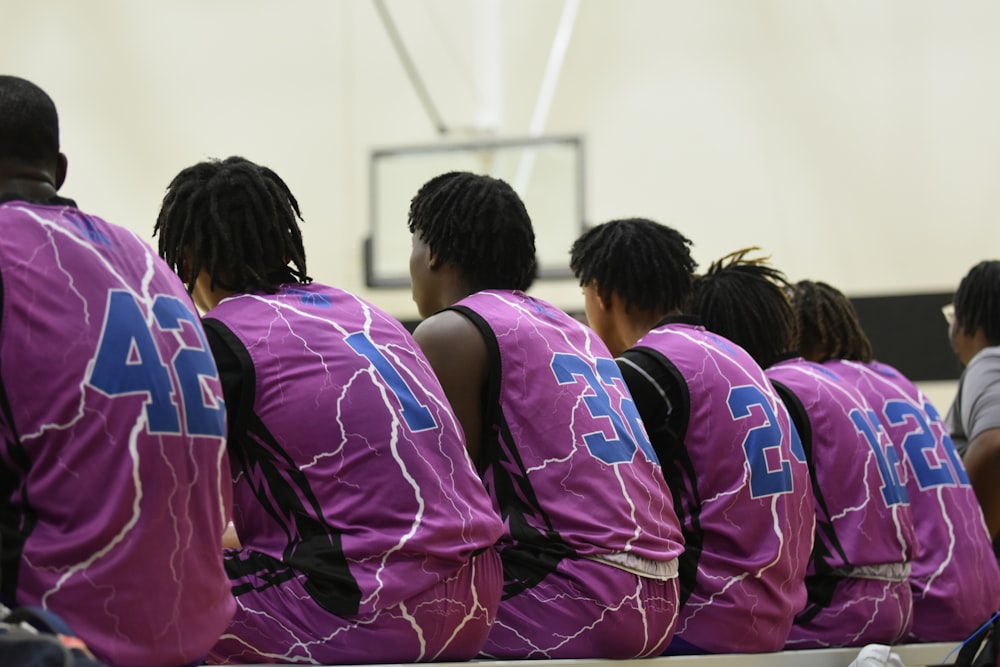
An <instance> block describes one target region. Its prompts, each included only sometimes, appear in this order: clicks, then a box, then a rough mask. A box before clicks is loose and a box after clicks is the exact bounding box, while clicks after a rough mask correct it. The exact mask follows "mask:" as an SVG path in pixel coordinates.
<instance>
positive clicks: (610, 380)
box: [552, 353, 657, 465]
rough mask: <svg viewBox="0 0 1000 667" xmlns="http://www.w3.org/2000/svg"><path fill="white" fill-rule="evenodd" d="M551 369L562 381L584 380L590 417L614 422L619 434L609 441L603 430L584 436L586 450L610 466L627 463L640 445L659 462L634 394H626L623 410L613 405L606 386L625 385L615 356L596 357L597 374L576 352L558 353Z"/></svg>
mask: <svg viewBox="0 0 1000 667" xmlns="http://www.w3.org/2000/svg"><path fill="white" fill-rule="evenodd" d="M552 372H553V373H554V374H555V376H556V380H557V381H558V382H559V384H569V383H571V382H576V378H581V379H583V381H584V382H586V383H587V387H588V388H589V389H590V393H589V394H588V395H586V396H584V397H583V400H584V403H585V404H586V406H587V409H588V410H589V411H590V414H591V416H592V417H594V418H598V419H599V418H602V417H606V418H607V419H609V420H610V421H611V425H612V427H613V428H614V431H615V435H616V436H617V437H616V438H615V439H614V440H608V439H607V438H606V437H604V434H603V433H601V432H600V431H597V432H594V433H588V434H586V435H585V436H583V440H584V443H585V444H586V445H587V449H589V450H590V453H591V454H592V455H593V456H594V457H595V458H597V459H600V460H601V461H604V462H605V463H607V464H609V465H613V464H615V463H626V462H628V461H631V460H632V457H633V456H634V455H635V451H636V449H637V448H638V449H641V450H642V452H643V453H644V454H645V455H646V458H648V459H649V460H650V461H654V462H656V461H657V458H656V454H655V453H654V452H653V445H651V444H650V442H649V438H647V437H646V431H645V430H644V429H643V427H642V421H641V420H640V419H639V411H638V409H637V408H636V407H635V404H634V403H633V402H632V399H631V397H630V396H628V394H627V393H626V394H625V395H624V396H623V397H622V402H621V412H618V411H617V410H615V408H614V406H613V405H612V404H611V396H610V395H609V394H608V391H607V389H605V386H608V387H611V386H615V383H616V381H618V382H621V383H622V386H624V381H623V380H622V376H621V371H620V370H619V369H618V364H616V363H615V362H614V359H609V358H599V359H598V360H597V373H595V372H594V368H593V367H591V365H590V364H589V363H587V361H586V360H584V359H582V358H580V357H578V356H576V355H575V354H566V353H558V354H556V355H554V356H553V357H552ZM598 374H600V380H599V379H598V377H597V375H598ZM602 381H603V382H602ZM622 417H624V418H625V420H628V426H629V427H630V428H626V426H625V421H624V420H623V419H622Z"/></svg>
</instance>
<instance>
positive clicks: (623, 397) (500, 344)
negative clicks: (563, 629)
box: [452, 290, 682, 563]
mask: <svg viewBox="0 0 1000 667" xmlns="http://www.w3.org/2000/svg"><path fill="white" fill-rule="evenodd" d="M452 308H453V309H454V310H457V311H458V312H461V313H462V314H464V315H465V316H466V317H469V319H470V320H471V321H472V322H473V323H474V324H476V326H477V327H478V328H479V330H480V332H481V333H482V335H483V337H484V339H485V340H486V343H487V348H488V350H489V357H490V370H489V378H490V383H491V387H490V388H489V389H488V390H487V392H488V395H489V396H490V397H491V398H490V401H491V403H490V405H489V406H487V412H486V417H484V424H488V425H489V426H490V428H486V429H484V432H492V433H493V436H492V437H493V440H492V441H490V442H484V443H483V446H482V452H481V459H482V460H481V461H480V470H481V471H483V474H484V479H485V482H486V486H487V488H488V489H489V490H490V492H491V494H492V495H493V497H494V502H495V503H496V504H497V506H498V507H499V508H500V511H501V514H502V516H504V517H505V519H506V520H507V524H508V526H509V531H510V534H508V535H506V536H505V538H504V544H505V546H506V547H508V548H509V547H512V546H516V547H518V550H522V551H525V552H527V553H531V552H539V551H541V552H545V553H548V554H550V555H551V556H552V557H553V559H554V560H552V561H549V562H550V563H551V562H558V559H559V558H562V557H566V556H592V557H594V556H596V557H601V558H603V557H606V556H609V555H621V554H633V555H635V556H637V557H639V558H642V559H645V560H647V561H650V562H666V561H670V560H672V559H674V558H676V557H677V556H678V555H679V554H680V552H681V541H682V538H681V535H680V529H679V526H678V524H677V518H676V515H675V514H674V511H673V507H672V501H671V498H670V494H669V490H668V489H667V487H666V483H665V482H664V479H663V475H662V472H661V471H660V468H659V465H658V463H657V462H656V457H655V454H654V453H653V451H652V448H651V446H650V444H649V441H648V439H647V437H646V434H645V431H644V429H643V428H642V425H641V422H640V420H639V418H638V413H637V412H636V410H635V406H634V404H633V403H632V400H631V396H630V395H629V393H628V389H627V388H626V387H625V385H624V381H623V380H622V378H621V374H620V372H619V370H618V367H617V365H616V364H615V362H614V359H613V358H612V357H611V354H610V353H609V352H608V350H607V347H606V346H605V345H604V343H603V342H601V340H600V339H599V338H598V337H597V335H596V334H594V332H593V331H591V330H590V329H589V328H587V327H585V326H584V325H583V324H581V323H580V322H578V321H577V320H575V319H573V318H572V317H570V316H569V315H567V314H566V313H564V312H562V311H560V310H559V309H557V308H555V307H554V306H552V305H551V304H548V303H545V302H544V301H541V300H539V299H535V298H532V297H528V296H526V295H525V294H523V293H522V292H517V291H509V290H485V291H481V292H477V293H475V294H472V295H471V296H468V297H466V298H464V299H462V300H461V301H459V302H458V303H457V304H456V305H455V306H452ZM504 553H506V550H505V552H504ZM511 553H513V552H511ZM509 555H510V554H508V556H509ZM528 558H529V560H530V559H531V557H530V556H529V557H528Z"/></svg>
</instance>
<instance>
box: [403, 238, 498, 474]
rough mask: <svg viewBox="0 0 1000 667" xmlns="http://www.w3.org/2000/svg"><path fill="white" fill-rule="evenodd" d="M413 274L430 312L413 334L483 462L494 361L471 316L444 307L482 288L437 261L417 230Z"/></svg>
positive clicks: (416, 292) (424, 310)
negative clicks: (488, 378) (487, 397)
mask: <svg viewBox="0 0 1000 667" xmlns="http://www.w3.org/2000/svg"><path fill="white" fill-rule="evenodd" d="M410 276H411V278H412V280H413V298H414V301H416V303H417V307H418V309H419V310H420V314H421V315H422V316H424V317H426V318H427V319H425V320H424V321H423V322H421V323H420V325H419V326H418V327H417V328H416V330H415V331H414V332H413V338H414V339H415V340H416V341H417V344H418V345H419V346H420V349H421V350H423V353H424V355H425V356H426V357H427V360H428V361H429V362H430V364H431V367H432V368H433V369H434V372H435V374H436V375H437V377H438V380H439V381H440V382H441V386H442V387H443V388H444V393H445V395H446V396H447V397H448V401H449V402H450V403H451V407H452V409H453V410H454V411H455V416H456V417H457V418H458V421H459V423H461V425H462V430H463V431H464V432H465V446H466V449H467V450H468V452H469V456H470V457H471V458H472V461H473V462H474V463H476V464H477V465H478V464H479V452H480V446H481V443H482V428H483V411H482V405H483V389H484V387H485V385H486V374H487V370H488V363H489V357H488V353H487V349H486V341H485V340H484V339H483V335H482V334H481V333H480V332H479V330H478V329H477V328H476V326H475V325H474V324H473V323H472V322H471V321H470V320H469V319H468V318H467V317H465V316H464V315H462V314H460V313H456V312H455V311H451V310H446V311H441V309H442V308H447V307H448V306H450V305H452V304H454V303H456V302H458V301H460V300H462V299H463V298H465V297H466V296H468V295H470V294H473V293H474V292H476V291H477V290H475V289H473V288H472V287H471V286H469V285H468V284H467V283H466V281H465V280H464V279H463V277H462V274H461V271H460V270H459V269H458V267H456V266H454V265H453V264H445V263H442V262H440V261H438V259H437V258H436V257H435V256H434V255H433V254H432V253H431V252H430V249H429V248H428V247H427V246H426V245H425V244H424V243H423V241H421V240H420V238H419V236H417V235H414V237H413V253H412V255H411V256H410ZM439 311H441V312H439Z"/></svg>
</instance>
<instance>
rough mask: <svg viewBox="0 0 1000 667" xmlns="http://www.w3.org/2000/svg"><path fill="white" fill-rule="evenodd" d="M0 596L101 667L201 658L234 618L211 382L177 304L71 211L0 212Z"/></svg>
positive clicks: (206, 361) (153, 272)
mask: <svg viewBox="0 0 1000 667" xmlns="http://www.w3.org/2000/svg"><path fill="white" fill-rule="evenodd" d="M0 278H2V288H3V294H2V301H3V311H2V326H0V369H2V378H0V382H2V384H0V397H2V399H3V411H2V413H0V431H2V435H3V442H4V445H3V449H2V450H0V467H2V468H3V469H4V476H3V477H4V488H3V500H2V502H3V504H4V506H5V510H4V513H3V514H4V519H3V525H2V531H3V535H2V542H3V546H4V550H5V560H4V562H3V571H2V577H3V581H2V588H3V594H4V596H5V598H6V599H7V600H8V602H9V601H10V600H11V598H13V599H14V600H16V602H17V603H18V604H33V605H40V606H44V607H47V608H49V609H52V610H53V611H55V612H56V613H58V614H60V615H61V616H62V617H63V618H64V619H65V620H66V621H67V622H68V623H69V624H70V626H71V627H73V628H74V630H75V631H76V632H78V633H79V634H80V636H81V637H83V638H84V640H85V641H86V642H87V643H88V644H89V646H90V647H91V648H92V649H93V650H94V651H95V653H97V654H98V655H99V656H100V657H102V658H104V659H105V660H107V661H109V662H111V663H113V664H116V665H144V666H155V665H171V664H172V665H177V664H183V663H190V662H192V661H194V660H197V659H199V658H200V657H201V656H203V655H204V654H205V653H206V652H207V650H208V648H210V647H211V645H212V644H213V643H214V642H215V640H216V638H217V637H218V635H219V633H220V632H221V631H222V630H223V629H224V628H225V626H226V623H227V622H228V620H229V618H230V617H231V616H232V612H233V600H232V598H231V596H230V595H229V585H228V580H227V578H226V576H225V573H224V571H223V569H222V563H221V558H220V548H221V535H222V530H223V527H224V521H225V515H226V513H227V511H228V503H229V486H228V484H224V483H221V482H222V481H223V480H224V476H223V475H222V474H220V465H221V466H224V465H225V461H226V458H225V449H224V433H225V418H224V412H223V407H222V401H221V388H220V385H219V380H218V373H217V371H216V368H215V364H214V362H213V361H212V357H211V354H210V353H209V351H208V347H207V345H206V344H205V338H204V332H203V330H202V328H201V324H200V322H199V319H198V316H197V314H196V312H195V311H194V307H193V304H192V303H191V300H190V297H189V296H188V294H187V292H186V290H185V289H184V287H183V285H182V284H181V282H180V281H179V280H178V279H177V276H176V275H174V273H173V272H172V271H171V270H170V269H169V268H168V267H167V266H166V264H164V263H163V262H162V261H161V260H160V259H159V258H158V257H157V256H156V254H155V253H154V252H153V250H152V249H151V248H150V247H149V246H148V245H147V244H146V243H145V242H143V241H141V240H140V239H138V237H136V236H135V235H134V234H132V233H131V232H129V231H126V230H124V229H122V228H119V227H116V226H113V225H110V224H108V223H106V222H104V221H103V220H101V219H99V218H96V217H93V216H89V215H86V214H85V213H82V212H81V211H79V210H78V209H76V208H75V207H74V206H71V205H70V202H68V201H66V200H63V202H62V203H60V204H58V205H48V206H45V205H37V204H28V203H25V202H22V201H8V202H7V203H4V204H2V205H0Z"/></svg>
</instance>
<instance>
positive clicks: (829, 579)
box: [766, 358, 917, 648]
mask: <svg viewBox="0 0 1000 667" xmlns="http://www.w3.org/2000/svg"><path fill="white" fill-rule="evenodd" d="M766 374H767V377H768V378H769V379H770V380H771V381H772V383H774V384H775V387H776V388H777V389H778V393H779V395H780V396H781V397H782V399H783V400H785V402H786V404H787V405H788V408H789V412H790V414H791V415H792V418H793V420H794V421H795V424H796V427H797V429H798V431H799V435H800V437H801V439H802V443H803V448H804V450H805V451H806V456H807V458H808V459H809V463H810V466H811V471H812V475H813V493H814V495H815V497H816V541H815V545H814V547H813V556H812V558H811V561H810V565H809V573H808V575H807V579H806V585H807V589H808V603H807V606H806V609H805V611H803V612H802V613H801V614H799V616H798V617H797V618H796V621H795V624H794V625H793V627H792V631H791V633H790V636H789V644H790V645H791V646H794V647H801V648H806V647H816V646H829V645H843V646H857V645H862V644H865V643H872V642H882V643H892V642H895V641H899V640H901V639H902V638H904V637H905V634H906V632H908V630H909V627H910V624H911V622H912V596H911V594H910V591H909V585H908V583H907V580H908V578H909V574H910V560H911V558H912V555H913V553H914V551H915V549H916V546H917V545H916V536H915V532H914V528H913V517H912V515H911V513H910V507H909V501H908V495H907V493H906V487H905V470H903V469H902V466H901V461H900V459H899V457H898V455H897V453H896V450H895V447H894V446H893V444H892V442H891V441H889V439H888V436H887V435H886V433H885V430H884V429H883V428H882V426H881V424H880V423H879V421H878V419H877V417H876V415H875V413H874V411H873V410H872V409H871V407H870V406H869V405H868V403H867V402H866V401H865V400H864V397H862V396H861V394H859V393H858V391H857V390H856V389H855V388H854V387H852V386H851V385H850V383H848V382H847V381H846V380H844V378H841V377H840V376H838V375H836V374H835V373H833V372H832V371H831V370H829V369H827V368H825V367H824V366H822V365H820V364H817V363H813V362H808V361H805V360H803V359H802V358H795V359H788V360H785V361H782V362H779V363H777V364H774V365H772V366H771V367H769V368H768V369H767V371H766Z"/></svg>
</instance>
